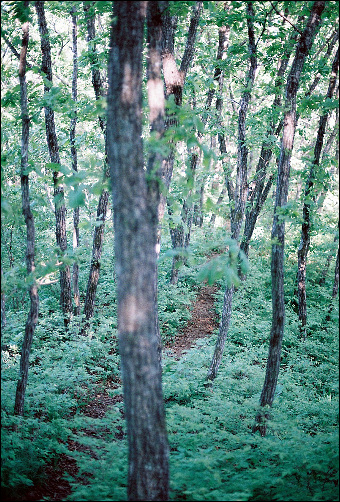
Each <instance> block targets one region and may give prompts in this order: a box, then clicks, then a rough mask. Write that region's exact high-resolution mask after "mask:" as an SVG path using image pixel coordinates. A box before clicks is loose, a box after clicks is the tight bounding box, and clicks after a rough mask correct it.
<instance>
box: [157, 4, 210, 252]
mask: <svg viewBox="0 0 340 502" xmlns="http://www.w3.org/2000/svg"><path fill="white" fill-rule="evenodd" d="M202 5H203V2H199V1H196V2H195V3H194V5H193V7H192V16H191V19H190V25H189V30H188V34H187V41H186V46H185V50H184V53H183V57H182V61H181V64H180V68H179V69H178V67H177V64H176V59H175V49H174V32H175V29H176V26H177V18H176V17H171V16H170V13H169V11H168V10H167V11H166V12H165V13H164V15H163V16H162V35H163V36H162V66H163V75H164V82H165V88H166V91H165V97H166V99H169V97H170V96H171V95H173V96H174V99H175V103H176V104H177V106H181V105H182V93H183V86H184V82H185V78H186V74H187V72H188V69H189V67H190V65H191V63H192V60H193V57H194V48H195V41H196V36H197V29H198V23H199V19H200V15H201V11H202ZM176 123H177V122H176V119H174V118H173V117H172V116H169V117H166V121H165V128H169V127H170V126H173V125H176ZM175 148H176V145H175V144H172V145H170V153H169V155H168V157H167V158H166V159H164V160H163V162H162V171H161V176H162V182H163V185H164V191H163V192H162V193H161V194H160V202H159V206H158V219H159V221H162V219H163V217H164V212H165V206H166V204H167V202H166V197H167V192H168V191H169V188H170V183H171V178H172V172H173V167H174V160H175ZM160 238H161V237H160V229H158V237H157V240H158V244H157V245H158V248H160Z"/></svg>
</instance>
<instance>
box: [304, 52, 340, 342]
mask: <svg viewBox="0 0 340 502" xmlns="http://www.w3.org/2000/svg"><path fill="white" fill-rule="evenodd" d="M338 69H339V49H338V50H337V52H336V56H335V58H334V61H333V64H332V71H331V77H330V81H329V85H328V91H327V94H326V99H331V98H332V97H333V92H334V89H335V83H336V77H337V74H338ZM327 120H328V113H325V114H323V115H322V116H321V117H320V120H319V129H318V134H317V139H316V143H315V148H314V159H313V163H312V166H311V168H310V172H309V176H308V180H307V183H306V189H305V202H304V205H303V223H302V228H301V240H300V245H299V249H298V273H297V286H298V303H299V323H300V326H299V327H300V333H301V335H302V336H303V338H305V337H306V324H307V298H306V265H307V256H308V250H309V244H310V231H311V225H312V222H311V216H310V212H311V203H310V202H309V200H310V199H312V201H313V202H314V203H315V201H316V195H315V194H314V193H313V187H314V181H315V179H316V176H317V172H316V170H317V168H318V166H319V163H320V156H321V150H322V146H323V141H324V136H325V131H326V125H327Z"/></svg>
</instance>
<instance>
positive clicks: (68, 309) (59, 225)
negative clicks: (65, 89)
mask: <svg viewBox="0 0 340 502" xmlns="http://www.w3.org/2000/svg"><path fill="white" fill-rule="evenodd" d="M35 8H36V12H37V16H38V23H39V32H40V40H41V52H42V67H41V71H42V72H43V75H44V93H45V97H47V95H48V93H49V92H50V90H51V87H52V60H51V45H50V41H49V34H48V29H47V24H46V18H45V9H44V2H43V1H37V2H35ZM45 125H46V139H47V145H48V149H49V154H50V159H51V163H52V169H53V184H54V203H55V217H56V240H57V245H58V246H59V247H60V251H61V255H62V256H61V258H63V255H64V253H65V252H66V250H67V236H66V206H65V197H64V187H63V185H62V183H61V180H60V177H61V173H60V155H59V146H58V139H57V135H56V131H55V122H54V111H53V109H52V108H51V106H49V105H48V104H46V105H45ZM60 302H61V307H62V311H63V313H64V316H65V318H64V323H65V325H67V324H68V323H69V320H70V316H71V315H72V295H71V273H70V266H69V265H65V264H62V263H61V265H60Z"/></svg>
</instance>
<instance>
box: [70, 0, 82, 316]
mask: <svg viewBox="0 0 340 502" xmlns="http://www.w3.org/2000/svg"><path fill="white" fill-rule="evenodd" d="M70 14H71V19H72V52H73V74H72V99H73V101H74V106H75V109H74V112H73V114H74V115H73V117H72V118H71V126H70V143H71V156H72V169H73V171H74V172H75V173H76V172H77V171H78V162H77V149H76V146H75V140H76V126H77V109H76V104H77V81H78V46H77V32H78V29H77V15H76V7H75V6H73V7H72V9H71V11H70ZM78 247H79V206H77V207H75V208H74V210H73V250H75V249H77V248H78ZM72 283H73V299H74V314H75V315H80V296H79V265H78V262H77V261H75V262H74V263H73V271H72Z"/></svg>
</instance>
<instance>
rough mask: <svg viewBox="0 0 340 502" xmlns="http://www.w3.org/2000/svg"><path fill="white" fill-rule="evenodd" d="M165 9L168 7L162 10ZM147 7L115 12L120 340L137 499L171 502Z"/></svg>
mask: <svg viewBox="0 0 340 502" xmlns="http://www.w3.org/2000/svg"><path fill="white" fill-rule="evenodd" d="M160 10H161V9H160ZM145 11H146V3H145V2H138V1H131V2H126V1H117V2H114V7H113V24H112V39H111V49H110V60H109V90H108V128H107V136H108V159H109V165H110V169H111V184H112V191H113V205H114V211H113V213H114V229H115V258H116V280H117V309H118V339H119V353H120V357H121V370H122V379H123V389H124V406H125V417H126V424H127V435H128V445H129V473H128V499H129V500H168V489H169V466H168V456H169V449H168V442H167V433H166V425H165V412H164V403H163V396H162V383H161V365H160V361H159V354H158V337H157V333H156V319H155V316H156V315H157V311H156V308H155V295H156V293H155V281H154V280H153V278H154V277H155V273H156V272H155V271H156V242H157V210H158V208H157V205H156V206H155V200H154V197H153V195H154V187H152V188H151V191H152V196H151V197H149V194H150V187H149V186H148V176H146V172H145V171H144V166H143V163H144V162H143V142H142V141H143V140H142V123H141V121H142V114H141V110H142V71H143V68H142V51H143V29H144V18H145V14H146V12H145Z"/></svg>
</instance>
